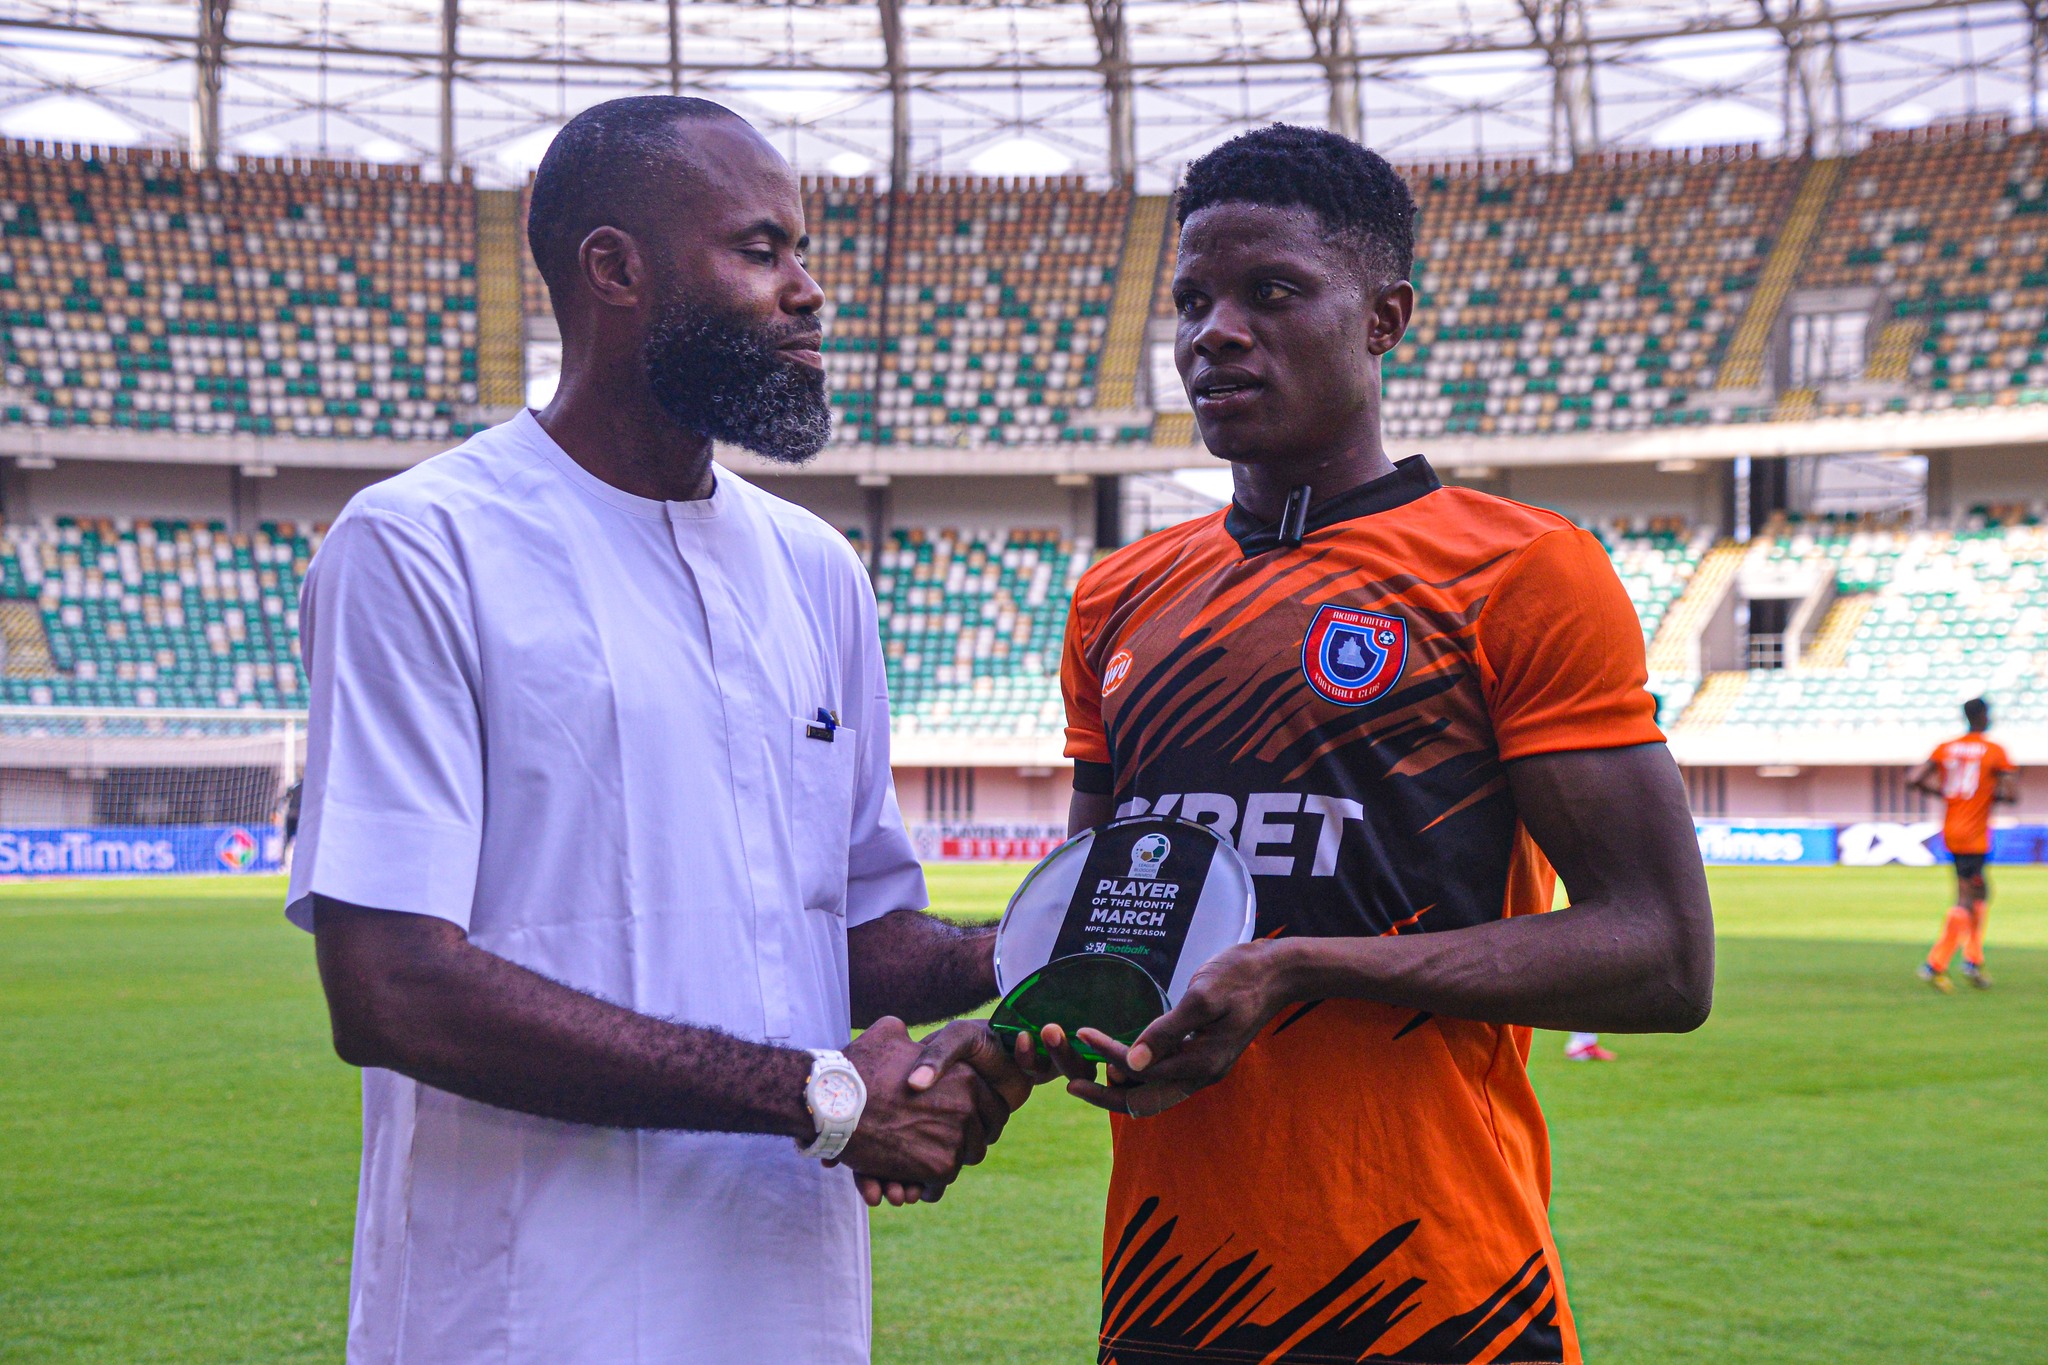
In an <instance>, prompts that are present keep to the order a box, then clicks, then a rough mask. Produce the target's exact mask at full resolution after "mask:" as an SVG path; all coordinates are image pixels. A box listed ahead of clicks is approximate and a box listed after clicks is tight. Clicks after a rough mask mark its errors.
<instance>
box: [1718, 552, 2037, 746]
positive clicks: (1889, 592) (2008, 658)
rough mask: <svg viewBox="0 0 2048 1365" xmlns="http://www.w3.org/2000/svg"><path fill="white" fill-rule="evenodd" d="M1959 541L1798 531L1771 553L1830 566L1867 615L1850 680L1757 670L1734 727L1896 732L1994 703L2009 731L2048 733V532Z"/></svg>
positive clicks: (1726, 721)
mask: <svg viewBox="0 0 2048 1365" xmlns="http://www.w3.org/2000/svg"><path fill="white" fill-rule="evenodd" d="M1974 521H1975V524H1973V525H1972V526H1970V527H1968V528H1966V529H1963V530H1959V531H1955V532H1946V531H1907V530H1898V529H1882V528H1878V529H1860V528H1856V527H1853V526H1851V525H1848V524H1834V525H1827V524H1823V525H1822V526H1820V527H1819V528H1795V529H1793V530H1791V531H1789V532H1788V533H1786V534H1784V535H1782V536H1780V537H1778V538H1777V539H1776V541H1775V542H1773V543H1772V544H1771V545H1770V547H1769V548H1768V550H1767V551H1766V554H1767V555H1769V556H1770V557H1772V558H1776V559H1796V560H1805V561H1809V562H1812V561H1818V562H1821V563H1824V564H1828V563H1831V564H1832V566H1833V568H1834V570H1835V572H1836V575H1837V580H1836V581H1837V586H1838V588H1839V590H1840V591H1842V592H1844V593H1846V594H1868V595H1869V601H1868V603H1867V610H1866V612H1865V614H1864V615H1863V617H1862V619H1861V621H1860V623H1859V624H1858V625H1857V627H1856V629H1855V632H1854V633H1853V634H1852V635H1851V636H1850V638H1849V641H1848V648H1847V651H1846V654H1845V657H1844V660H1843V664H1842V666H1841V667H1840V668H1839V669H1827V670H1817V671H1799V672H1782V671H1770V670H1754V671H1752V672H1750V674H1749V675H1748V680H1747V682H1746V684H1745V686H1744V687H1743V688H1742V691H1741V693H1740V695H1739V696H1738V697H1737V699H1736V701H1735V703H1734V705H1733V706H1732V708H1731V709H1730V710H1729V712H1728V714H1727V715H1726V716H1725V717H1724V718H1723V720H1722V722H1721V723H1722V725H1723V726H1724V727H1729V726H1733V727H1746V728H1751V729H1767V730H1787V729H1799V730H1831V731H1857V730H1863V729H1888V730H1896V729H1898V728H1899V727H1901V726H1906V727H1915V726H1927V727H1938V726H1943V725H1950V724H1954V723H1955V720H1956V714H1957V712H1956V708H1957V707H1958V706H1959V705H1960V704H1961V703H1962V702H1963V701H1965V700H1967V699H1968V698H1970V697H1974V696H1977V695H1980V694H1984V695H1988V696H1990V697H1991V699H1992V701H1993V703H1994V704H1995V705H1996V706H1997V708H1998V716H1999V718H2000V720H2001V721H2004V722H2010V723H2014V724H2039V723H2041V722H2043V721H2048V686H2044V685H2043V676H2044V674H2043V664H2044V663H2048V529H2044V528H2043V527H2041V526H2038V525H2029V524H2020V525H2003V524H2000V523H1998V522H1995V521H1989V522H1987V521H1986V520H1985V519H1983V518H1981V517H1979V518H1976V519H1974Z"/></svg>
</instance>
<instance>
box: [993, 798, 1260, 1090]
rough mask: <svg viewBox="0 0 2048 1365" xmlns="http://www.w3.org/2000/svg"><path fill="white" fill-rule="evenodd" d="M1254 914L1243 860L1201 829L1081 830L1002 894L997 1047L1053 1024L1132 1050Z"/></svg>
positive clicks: (1161, 823) (1173, 824) (1175, 825)
mask: <svg viewBox="0 0 2048 1365" xmlns="http://www.w3.org/2000/svg"><path fill="white" fill-rule="evenodd" d="M1255 917H1256V906H1255V904H1254V901H1253V895H1252V881H1251V874H1250V872H1249V871H1248V870H1247V869H1246V868H1245V865H1244V860H1243V859H1242V858H1240V857H1239V856H1238V854H1237V850H1236V849H1235V848H1233V847H1232V846H1231V844H1230V843H1229V841H1228V840H1225V839H1221V838H1218V837H1217V835H1216V834H1215V832H1214V831H1213V830H1211V829H1210V827H1209V826H1207V825H1200V824H1193V823H1190V822H1188V821H1185V820H1176V819H1171V818H1162V817H1159V816H1135V817H1133V818H1131V819H1127V820H1118V821H1115V822H1114V823H1112V824H1108V825H1104V826H1102V827H1101V828H1099V829H1092V830H1086V831H1084V832H1082V833H1081V834H1077V835H1075V836H1074V837H1073V838H1072V839H1069V840H1068V841H1067V842H1066V843H1064V844H1062V845H1060V846H1059V847H1058V848H1057V849H1055V850H1053V852H1052V854H1051V855H1050V856H1049V857H1047V858H1046V859H1045V861H1043V862H1041V863H1040V864H1039V865H1038V866H1037V867H1034V868H1033V869H1031V872H1030V873H1029V874H1028V875H1027V876H1026V877H1025V878H1024V883H1023V885H1021V886H1019V887H1018V888H1017V894H1016V895H1014V896H1013V897H1011V899H1010V907H1009V909H1008V910H1007V911H1006V912H1005V913H1004V915H1003V923H1002V928H1001V929H1000V930H999V931H998V932H997V935H996V982H997V984H998V985H999V986H1001V987H1002V989H1003V992H1004V994H1003V999H1002V1002H1001V1003H1000V1004H999V1005H997V1006H996V1010H995V1013H994V1015H993V1016H991V1018H990V1020H989V1024H990V1026H991V1027H992V1028H994V1029H995V1030H996V1032H997V1033H999V1034H1001V1035H1002V1036H1003V1037H1004V1038H1005V1040H1008V1039H1011V1038H1014V1037H1015V1036H1016V1035H1017V1034H1018V1033H1020V1032H1026V1031H1029V1032H1031V1033H1033V1034H1034V1035H1035V1034H1036V1033H1037V1031H1038V1030H1039V1029H1041V1028H1043V1027H1044V1026H1045V1025H1047V1024H1058V1025H1060V1026H1061V1027H1062V1028H1063V1029H1065V1030H1066V1032H1067V1034H1068V1036H1069V1037H1072V1036H1073V1034H1074V1031H1075V1030H1076V1029H1079V1028H1082V1027H1087V1028H1093V1029H1098V1030H1100V1031H1101V1032H1103V1033H1106V1034H1108V1035H1109V1036H1110V1037H1112V1038H1115V1039H1117V1040H1118V1041H1120V1042H1126V1043H1128V1042H1131V1041H1133V1040H1135V1039H1136V1038H1137V1036H1138V1034H1139V1033H1141V1032H1143V1031H1144V1028H1145V1025H1147V1024H1149V1023H1151V1022H1152V1021H1153V1020H1154V1019H1156V1018H1158V1017H1159V1016H1160V1015H1161V1014H1164V1013H1165V1012H1166V1011H1167V1009H1168V1008H1169V1007H1170V1006H1171V1005H1172V1004H1173V1002H1174V1001H1176V1000H1178V999H1180V994H1181V992H1182V991H1183V990H1185V989H1186V988H1187V983H1188V981H1189V979H1190V978H1192V977H1193V976H1194V974H1195V972H1196V970H1197V969H1199V968H1200V967H1201V966H1202V964H1203V963H1205V962H1207V961H1208V960H1209V959H1210V958H1212V957H1214V956H1215V955H1216V954H1218V953H1220V952H1222V951H1223V950H1224V949H1225V948H1228V947H1229V946H1231V945H1232V944H1233V943H1244V942H1247V941H1248V940H1249V939H1250V938H1251V934H1252V924H1253V921H1254V919H1255ZM1076 1047H1077V1050H1078V1051H1080V1052H1081V1053H1082V1054H1083V1055H1084V1056H1087V1055H1092V1054H1090V1053H1089V1052H1088V1049H1086V1048H1085V1047H1081V1046H1080V1045H1078V1044H1077V1045H1076ZM1097 1060H1100V1059H1099V1058H1098V1059H1097Z"/></svg>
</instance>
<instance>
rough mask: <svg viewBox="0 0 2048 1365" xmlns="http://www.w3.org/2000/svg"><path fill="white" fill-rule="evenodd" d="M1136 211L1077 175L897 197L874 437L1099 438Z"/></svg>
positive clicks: (1125, 198)
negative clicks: (1104, 381) (1104, 361)
mask: <svg viewBox="0 0 2048 1365" xmlns="http://www.w3.org/2000/svg"><path fill="white" fill-rule="evenodd" d="M1130 203H1131V199H1130V193H1129V191H1127V190H1123V189H1117V190H1110V191H1090V190H1087V189H1085V188H1084V187H1083V186H1082V184H1081V181H1080V179H1079V178H1078V177H1061V178H1056V179H1051V180H1044V181H1039V180H1031V181H1007V180H1001V181H992V180H969V179H962V178H958V177H946V178H943V179H934V180H921V181H919V182H918V183H917V184H916V185H915V186H913V187H912V189H911V191H910V192H909V193H908V194H905V195H902V196H899V197H898V198H897V200H896V201H895V207H894V211H895V212H896V213H897V214H898V215H899V216H898V218H897V220H896V221H894V222H893V223H892V224H891V225H890V231H891V238H892V240H891V242H890V244H889V252H890V257H889V259H890V267H889V274H888V283H887V285H886V288H887V291H888V294H887V304H888V308H887V311H888V318H887V329H888V330H887V335H886V336H885V337H884V339H883V342H882V365H881V371H880V376H879V377H880V385H881V387H880V390H879V391H878V392H877V393H876V395H875V404H876V416H875V421H874V423H873V425H872V439H874V440H877V441H881V442H884V443H889V442H895V443H901V444H908V445H948V446H950V445H984V444H1006V443H1016V442H1025V441H1028V442H1034V443H1042V442H1048V441H1060V440H1065V441H1074V440H1093V439H1096V437H1097V435H1098V433H1097V432H1096V431H1095V429H1094V428H1093V427H1092V426H1089V425H1087V423H1086V421H1085V416H1084V414H1085V410H1086V409H1088V408H1090V407H1093V406H1094V402H1095V379H1096V373H1095V372H1096V367H1097V365H1099V364H1100V356H1101V348H1102V341H1103V337H1104V334H1105V333H1106V332H1107V331H1108V327H1109V304H1110V299H1111V296H1112V295H1113V293H1114V292H1115V287H1116V262H1117V257H1118V255H1119V253H1120V251H1121V249H1122V246H1123V235H1124V230H1125V226H1126V224H1127V222H1128V220H1129V217H1130ZM1142 434H1143V433H1142V432H1140V431H1132V432H1126V433H1120V435H1121V436H1122V438H1123V439H1136V438H1138V437H1139V436H1141V435H1142Z"/></svg>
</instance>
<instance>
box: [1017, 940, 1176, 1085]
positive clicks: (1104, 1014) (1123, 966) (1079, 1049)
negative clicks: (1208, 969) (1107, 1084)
mask: <svg viewBox="0 0 2048 1365" xmlns="http://www.w3.org/2000/svg"><path fill="white" fill-rule="evenodd" d="M1164 1013H1166V992H1164V991H1162V990H1160V989H1159V983H1158V982H1156V981H1154V980H1153V979H1152V978H1151V976H1149V975H1148V974H1147V973H1146V971H1145V969H1144V968H1143V967H1140V966H1138V965H1137V964H1136V963H1134V962H1128V961H1125V960H1124V959H1123V958H1120V957H1114V956H1110V955H1108V954H1097V953H1076V954H1074V955H1072V956H1071V957H1059V958H1054V959H1053V960H1052V961H1051V962H1048V963H1046V964H1045V965H1044V966H1043V967H1040V968H1039V969H1038V970H1037V971H1035V972H1033V973H1032V974H1031V975H1029V976H1027V977H1025V978H1024V979H1023V980H1022V981H1020V982H1018V983H1017V988H1016V989H1015V990H1013V991H1011V992H1010V993H1009V994H1008V995H1006V996H1004V997H1003V999H1002V1003H1000V1004H998V1005H997V1006H996V1008H995V1013H993V1014H992V1015H990V1016H989V1021H988V1023H989V1027H990V1028H991V1029H993V1030H995V1032H996V1034H997V1036H999V1037H1000V1038H1002V1040H1003V1041H1004V1042H1005V1043H1013V1041H1014V1040H1015V1038H1016V1036H1017V1035H1018V1034H1019V1033H1029V1034H1030V1035H1031V1037H1032V1039H1033V1041H1034V1042H1035V1041H1036V1040H1037V1038H1038V1035H1039V1030H1040V1029H1042V1028H1044V1027H1045V1026H1046V1025H1047V1024H1058V1025H1059V1026H1060V1028H1061V1029H1062V1030H1064V1031H1065V1033H1066V1035H1067V1038H1068V1040H1069V1041H1070V1042H1071V1043H1072V1044H1073V1048H1074V1051H1075V1052H1076V1053H1077V1054H1079V1055H1080V1056H1081V1057H1082V1058H1084V1059H1086V1060H1087V1061H1091V1062H1100V1061H1106V1060H1107V1059H1106V1058H1104V1057H1101V1056H1099V1055H1097V1054H1096V1052H1095V1050H1094V1049H1093V1048H1090V1047H1088V1046H1087V1045H1086V1044H1084V1043H1082V1042H1081V1040H1080V1039H1079V1037H1078V1036H1077V1034H1078V1031H1079V1030H1081V1029H1083V1028H1091V1029H1094V1030H1095V1031H1096V1032H1098V1033H1103V1034H1107V1035H1108V1036H1109V1037H1111V1038H1114V1039H1116V1040H1117V1041H1118V1042H1119V1043H1122V1044H1123V1045H1124V1046H1126V1047H1128V1046H1130V1045H1131V1044H1132V1043H1134V1042H1136V1041H1137V1040H1138V1035H1139V1034H1141V1033H1143V1032H1144V1031H1145V1026H1146V1025H1147V1024H1149V1023H1151V1022H1152V1021H1153V1020H1154V1019H1157V1018H1158V1017H1159V1016H1160V1015H1162V1014H1164Z"/></svg>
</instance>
